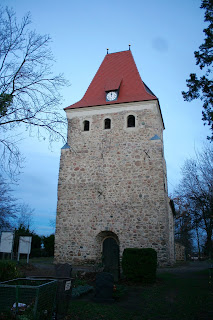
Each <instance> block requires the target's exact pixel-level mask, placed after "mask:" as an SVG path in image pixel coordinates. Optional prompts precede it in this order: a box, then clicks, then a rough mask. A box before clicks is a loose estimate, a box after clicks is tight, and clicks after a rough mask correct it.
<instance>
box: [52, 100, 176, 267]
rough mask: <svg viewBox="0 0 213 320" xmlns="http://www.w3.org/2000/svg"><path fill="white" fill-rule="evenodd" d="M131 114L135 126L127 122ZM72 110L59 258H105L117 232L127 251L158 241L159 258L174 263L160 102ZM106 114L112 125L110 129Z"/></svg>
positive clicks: (61, 185)
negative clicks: (104, 251) (85, 125)
mask: <svg viewBox="0 0 213 320" xmlns="http://www.w3.org/2000/svg"><path fill="white" fill-rule="evenodd" d="M130 114H132V115H134V116H135V118H136V126H135V128H127V116H128V115H130ZM67 116H68V145H69V146H70V148H67V149H62V152H61V161H60V172H59V182H58V207H57V222H56V240H55V243H56V244H55V260H56V262H70V263H73V264H85V263H95V262H98V261H100V260H101V252H102V247H101V246H102V242H103V240H104V238H105V237H106V236H109V235H110V236H113V237H114V238H115V239H117V241H118V243H119V246H120V255H121V256H122V253H123V250H124V248H127V247H139V248H140V247H144V248H146V247H151V248H154V249H156V250H157V253H158V262H159V264H160V265H165V264H171V263H173V262H174V243H173V215H172V213H171V210H170V207H169V201H168V196H167V177H166V165H165V161H164V151H163V122H162V118H161V115H160V112H159V106H158V102H157V101H148V102H137V103H126V104H119V105H114V106H106V107H104V106H101V107H92V108H84V109H78V110H77V111H76V110H69V111H68V113H67ZM106 118H109V119H111V124H112V126H111V129H104V120H105V119H106ZM84 120H88V121H90V130H89V131H83V121H84ZM156 136H157V137H156ZM153 137H155V138H154V139H153V140H150V139H152V138H153Z"/></svg>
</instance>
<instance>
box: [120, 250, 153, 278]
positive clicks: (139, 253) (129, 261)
mask: <svg viewBox="0 0 213 320" xmlns="http://www.w3.org/2000/svg"><path fill="white" fill-rule="evenodd" d="M122 269H123V274H124V275H125V277H126V278H127V279H128V280H133V281H142V282H144V283H153V282H155V280H156V269H157V252H156V251H155V250H154V249H151V248H145V249H137V248H127V249H124V252H123V257H122Z"/></svg>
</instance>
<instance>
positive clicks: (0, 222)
mask: <svg viewBox="0 0 213 320" xmlns="http://www.w3.org/2000/svg"><path fill="white" fill-rule="evenodd" d="M16 212H17V202H16V199H15V198H14V197H13V196H12V189H11V188H10V185H9V184H8V183H7V182H6V181H5V180H4V179H3V177H2V176H1V175H0V231H2V230H7V229H10V228H12V226H13V223H14V219H15V218H16Z"/></svg>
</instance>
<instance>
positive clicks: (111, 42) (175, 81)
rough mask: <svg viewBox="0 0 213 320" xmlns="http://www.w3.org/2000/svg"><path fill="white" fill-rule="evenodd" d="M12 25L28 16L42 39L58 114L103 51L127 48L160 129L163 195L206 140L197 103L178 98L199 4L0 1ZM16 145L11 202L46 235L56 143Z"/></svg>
mask: <svg viewBox="0 0 213 320" xmlns="http://www.w3.org/2000/svg"><path fill="white" fill-rule="evenodd" d="M1 5H2V6H6V5H7V6H9V7H12V8H13V9H14V11H15V12H16V14H17V18H18V19H21V18H22V17H23V15H24V14H25V13H27V12H28V11H30V12H31V16H32V25H31V27H32V29H35V30H36V31H37V33H40V34H50V36H51V38H52V43H51V48H52V51H53V55H54V57H55V60H56V63H55V65H54V66H53V71H54V73H60V72H62V73H64V75H65V77H66V78H67V79H68V80H69V81H70V83H71V86H70V87H67V88H64V89H63V91H62V92H61V94H62V96H63V101H62V105H61V106H59V108H60V109H61V112H64V111H63V108H65V107H66V106H68V105H70V104H72V103H74V102H77V101H78V100H80V99H81V98H82V96H83V95H84V93H85V91H86V90H87V88H88V86H89V84H90V82H91V80H92V78H93V77H94V75H95V73H96V71H97V69H98V68H99V66H100V64H101V62H102V60H103V59H104V56H105V54H106V48H109V52H110V53H112V52H117V51H123V50H127V49H128V45H129V43H130V44H131V50H132V53H133V56H134V59H135V62H136V65H137V67H138V70H139V73H140V75H141V77H142V79H143V81H144V82H145V83H146V84H147V85H148V87H149V88H150V89H151V90H152V91H153V92H154V94H155V95H156V96H157V97H158V98H159V101H160V106H161V110H162V114H163V118H164V123H165V127H166V129H165V131H164V148H165V158H166V162H167V172H168V186H169V192H170V193H171V192H172V191H173V189H174V187H175V186H176V185H177V184H178V182H179V179H180V177H181V174H180V168H181V166H182V165H183V163H184V160H185V159H186V158H189V157H193V156H194V154H195V150H199V149H201V148H202V145H203V143H204V142H205V141H206V136H207V135H208V134H209V131H208V127H204V125H203V122H202V121H201V117H202V115H201V112H202V104H201V102H200V101H193V102H191V103H187V102H185V101H184V100H183V98H182V95H181V91H182V90H185V89H186V79H187V78H188V77H189V74H190V73H192V72H197V71H198V67H197V66H196V65H195V59H194V51H195V50H197V49H198V47H199V45H200V44H201V43H202V42H203V39H204V34H203V29H204V27H205V23H204V21H203V20H204V18H203V17H204V10H201V9H200V1H199V0H187V1H186V0H174V1H171V0H160V1H159V0H149V1H145V0H132V1H129V0H128V1H126V0H122V1H121V0H108V1H100V0H99V1H96V0H90V1H86V0H79V1H73V0H60V1H58V0H57V1H54V0H51V1H50V0H31V1H29V0H1ZM24 137H25V139H24V140H23V141H22V142H20V146H19V147H20V150H21V151H22V153H23V155H24V156H25V164H24V168H23V170H22V174H21V175H20V177H19V184H18V186H16V187H15V195H16V196H17V197H18V198H19V199H20V201H21V200H22V201H24V202H25V203H28V204H29V205H30V206H31V208H34V209H35V213H34V225H33V227H34V229H35V231H36V232H38V233H39V234H45V235H47V234H50V233H51V232H53V231H54V228H52V227H51V226H50V220H54V219H55V215H56V204H57V182H58V172H59V160H60V149H61V147H62V146H63V143H62V142H59V143H55V144H54V145H53V146H52V150H50V148H49V146H48V144H47V142H46V141H40V142H39V141H38V140H37V139H36V138H32V137H28V135H27V134H26V133H24Z"/></svg>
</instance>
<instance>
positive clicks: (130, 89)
mask: <svg viewBox="0 0 213 320" xmlns="http://www.w3.org/2000/svg"><path fill="white" fill-rule="evenodd" d="M119 79H122V81H118V80H119ZM118 82H119V83H118ZM118 85H119V88H118ZM116 87H117V88H116ZM107 89H109V91H117V97H116V100H110V101H108V100H107V99H106V92H107ZM149 100H157V97H156V96H155V95H154V94H153V92H152V91H151V90H150V89H149V88H148V87H147V86H146V85H145V84H144V82H143V80H142V79H141V76H140V73H139V71H138V68H137V66H136V63H135V60H134V57H133V55H132V52H131V50H125V51H119V52H113V53H108V54H106V55H105V57H104V59H103V61H102V63H101V65H100V67H99V69H98V70H97V72H96V74H95V76H94V78H93V79H92V81H91V82H90V85H89V87H88V88H87V90H86V92H85V94H84V96H83V97H82V99H81V100H80V101H78V102H76V103H74V104H72V105H70V106H69V107H67V108H65V110H67V109H74V108H83V107H92V106H98V105H99V106H100V105H108V104H114V103H116V104H118V103H126V102H133V101H149Z"/></svg>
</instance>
